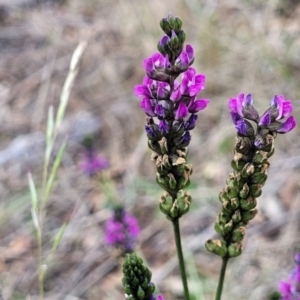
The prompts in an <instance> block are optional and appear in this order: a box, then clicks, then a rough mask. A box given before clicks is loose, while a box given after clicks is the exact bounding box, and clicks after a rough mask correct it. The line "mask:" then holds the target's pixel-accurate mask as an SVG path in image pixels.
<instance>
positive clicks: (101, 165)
mask: <svg viewBox="0 0 300 300" xmlns="http://www.w3.org/2000/svg"><path fill="white" fill-rule="evenodd" d="M108 167H109V161H108V160H107V159H106V158H104V157H101V156H99V155H97V154H96V153H95V152H94V151H93V150H85V151H84V153H83V155H82V159H81V162H80V169H81V170H82V172H84V173H85V174H87V175H89V176H93V175H95V174H97V173H98V172H100V171H102V170H105V169H107V168H108Z"/></svg>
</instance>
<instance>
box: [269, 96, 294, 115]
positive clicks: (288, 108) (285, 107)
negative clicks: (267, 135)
mask: <svg viewBox="0 0 300 300" xmlns="http://www.w3.org/2000/svg"><path fill="white" fill-rule="evenodd" d="M274 98H275V97H274ZM277 109H278V116H277V118H276V120H281V119H283V118H285V117H287V116H288V115H289V114H290V113H291V112H292V111H293V105H292V102H291V101H290V100H285V99H284V96H283V95H279V96H277Z"/></svg>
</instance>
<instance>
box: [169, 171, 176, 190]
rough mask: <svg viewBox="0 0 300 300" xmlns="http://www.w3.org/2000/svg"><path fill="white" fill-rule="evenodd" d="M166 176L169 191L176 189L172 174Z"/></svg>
mask: <svg viewBox="0 0 300 300" xmlns="http://www.w3.org/2000/svg"><path fill="white" fill-rule="evenodd" d="M167 176H168V178H169V187H170V189H171V190H174V189H176V185H177V181H176V179H175V177H174V175H173V174H172V173H169V174H168V175H167Z"/></svg>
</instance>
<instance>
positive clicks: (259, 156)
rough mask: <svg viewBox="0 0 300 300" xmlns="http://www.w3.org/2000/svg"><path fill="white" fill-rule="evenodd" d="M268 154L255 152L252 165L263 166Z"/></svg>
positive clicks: (260, 151)
mask: <svg viewBox="0 0 300 300" xmlns="http://www.w3.org/2000/svg"><path fill="white" fill-rule="evenodd" d="M267 155H268V152H265V151H262V150H259V151H256V153H255V155H254V156H253V160H252V161H253V163H254V164H256V165H257V164H264V163H266V162H267V160H268V158H267Z"/></svg>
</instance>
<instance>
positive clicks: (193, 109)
mask: <svg viewBox="0 0 300 300" xmlns="http://www.w3.org/2000/svg"><path fill="white" fill-rule="evenodd" d="M208 103H209V100H208V99H198V100H196V101H191V103H190V105H189V112H190V113H197V112H198V111H200V110H203V109H204V108H206V106H207V104H208Z"/></svg>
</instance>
